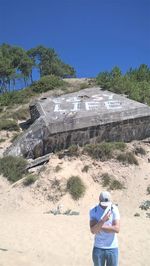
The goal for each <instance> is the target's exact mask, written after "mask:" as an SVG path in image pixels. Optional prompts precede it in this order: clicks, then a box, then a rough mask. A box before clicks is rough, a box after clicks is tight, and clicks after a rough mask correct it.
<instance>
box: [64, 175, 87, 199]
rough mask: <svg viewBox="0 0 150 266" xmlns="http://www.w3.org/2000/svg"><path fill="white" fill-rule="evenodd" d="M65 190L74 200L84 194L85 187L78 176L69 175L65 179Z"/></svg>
mask: <svg viewBox="0 0 150 266" xmlns="http://www.w3.org/2000/svg"><path fill="white" fill-rule="evenodd" d="M67 190H68V192H69V193H70V194H71V196H72V198H73V199H74V200H78V199H79V198H81V197H83V195H84V194H85V190H86V187H85V185H84V183H83V181H82V180H81V178H80V177H79V176H71V177H70V178H69V179H68V181H67Z"/></svg>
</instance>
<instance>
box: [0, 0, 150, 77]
mask: <svg viewBox="0 0 150 266" xmlns="http://www.w3.org/2000/svg"><path fill="white" fill-rule="evenodd" d="M3 42H5V43H9V44H12V45H18V46H21V47H23V48H25V49H29V48H32V47H35V46H37V45H39V44H42V45H44V46H47V47H52V48H54V49H55V50H56V52H57V53H58V54H59V55H60V57H61V58H62V60H64V61H65V62H66V63H68V64H71V65H72V66H74V67H75V69H76V71H77V76H78V77H93V76H96V75H97V74H98V73H99V72H100V71H105V70H111V69H112V67H113V66H116V65H117V66H119V67H120V68H121V69H122V71H123V72H125V71H126V70H127V69H129V67H138V66H139V65H140V64H142V63H145V64H148V65H149V66H150V0H0V43H3Z"/></svg>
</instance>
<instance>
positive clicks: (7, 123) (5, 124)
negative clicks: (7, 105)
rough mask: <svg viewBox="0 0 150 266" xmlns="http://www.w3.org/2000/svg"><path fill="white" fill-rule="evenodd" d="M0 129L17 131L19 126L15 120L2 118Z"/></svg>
mask: <svg viewBox="0 0 150 266" xmlns="http://www.w3.org/2000/svg"><path fill="white" fill-rule="evenodd" d="M0 130H8V131H13V130H14V131H19V126H18V124H17V122H16V121H15V120H10V119H2V120H1V121H0Z"/></svg>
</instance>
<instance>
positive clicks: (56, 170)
mask: <svg viewBox="0 0 150 266" xmlns="http://www.w3.org/2000/svg"><path fill="white" fill-rule="evenodd" d="M61 169H62V167H61V166H60V165H57V166H56V167H55V172H56V173H58V172H59V171H60V170H61Z"/></svg>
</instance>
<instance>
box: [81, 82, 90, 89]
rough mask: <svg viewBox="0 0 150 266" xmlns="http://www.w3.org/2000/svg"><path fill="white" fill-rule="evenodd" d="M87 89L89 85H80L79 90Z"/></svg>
mask: <svg viewBox="0 0 150 266" xmlns="http://www.w3.org/2000/svg"><path fill="white" fill-rule="evenodd" d="M88 87H89V85H88V84H87V83H82V84H81V85H80V90H83V89H86V88H88Z"/></svg>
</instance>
